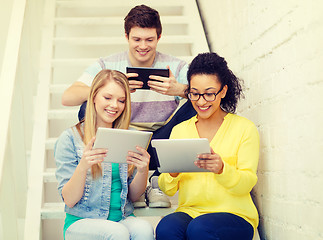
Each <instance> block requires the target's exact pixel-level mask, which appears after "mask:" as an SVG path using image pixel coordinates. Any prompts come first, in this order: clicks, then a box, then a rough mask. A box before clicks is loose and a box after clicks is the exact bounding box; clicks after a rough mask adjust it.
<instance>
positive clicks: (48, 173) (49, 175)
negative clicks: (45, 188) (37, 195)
mask: <svg viewBox="0 0 323 240" xmlns="http://www.w3.org/2000/svg"><path fill="white" fill-rule="evenodd" d="M55 171H56V168H47V169H46V170H45V172H44V173H43V178H44V182H45V183H51V182H57V179H56V176H55Z"/></svg>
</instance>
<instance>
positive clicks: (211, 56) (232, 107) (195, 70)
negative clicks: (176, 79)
mask: <svg viewBox="0 0 323 240" xmlns="http://www.w3.org/2000/svg"><path fill="white" fill-rule="evenodd" d="M198 74H203V75H204V74H205V75H216V76H217V77H218V79H219V81H220V83H221V88H223V87H224V86H225V85H227V86H228V90H227V93H226V95H225V97H224V98H223V99H222V100H221V104H220V106H221V108H222V109H223V110H224V111H226V112H230V113H235V111H236V108H237V103H238V101H239V99H240V97H243V93H242V87H241V84H242V80H241V79H239V78H237V77H236V76H235V75H234V74H233V72H232V71H231V70H230V69H229V68H228V65H227V62H226V61H225V59H224V58H223V57H220V56H219V55H218V54H216V53H212V52H211V53H201V54H199V55H197V56H196V57H195V58H194V59H193V61H192V62H191V64H190V65H189V68H188V72H187V81H188V88H187V89H186V91H185V94H186V95H187V94H188V92H189V91H190V89H191V78H192V76H194V75H198Z"/></svg>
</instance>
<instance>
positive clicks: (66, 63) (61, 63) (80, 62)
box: [52, 56, 195, 90]
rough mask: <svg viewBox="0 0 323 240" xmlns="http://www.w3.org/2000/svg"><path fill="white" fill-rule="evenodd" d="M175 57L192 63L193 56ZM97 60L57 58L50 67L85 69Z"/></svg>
mask: <svg viewBox="0 0 323 240" xmlns="http://www.w3.org/2000/svg"><path fill="white" fill-rule="evenodd" d="M103 57H104V56H103ZM177 57H178V58H179V59H182V60H184V61H185V62H187V63H189V62H191V61H192V59H193V58H194V57H195V56H177ZM97 60H98V58H81V59H80V58H58V59H52V67H67V68H68V67H71V66H73V67H74V66H77V67H87V66H90V65H91V64H93V63H94V62H96V61H97ZM80 74H81V73H80ZM66 86H68V85H66ZM64 90H65V89H64Z"/></svg>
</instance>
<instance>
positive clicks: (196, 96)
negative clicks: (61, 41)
mask: <svg viewBox="0 0 323 240" xmlns="http://www.w3.org/2000/svg"><path fill="white" fill-rule="evenodd" d="M222 89H223V87H221V89H220V90H219V91H218V92H217V93H196V92H189V93H188V95H187V96H188V98H189V99H190V100H191V101H198V100H199V99H200V97H201V96H202V97H203V98H204V100H205V101H207V102H213V101H214V100H215V98H216V95H218V94H219V92H221V91H222Z"/></svg>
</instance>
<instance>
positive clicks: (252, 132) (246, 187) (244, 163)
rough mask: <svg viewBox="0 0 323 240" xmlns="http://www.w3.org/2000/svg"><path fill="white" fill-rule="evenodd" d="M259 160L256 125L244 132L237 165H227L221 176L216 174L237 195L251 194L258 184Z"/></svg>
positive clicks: (219, 180) (225, 164) (225, 162)
mask: <svg viewBox="0 0 323 240" xmlns="http://www.w3.org/2000/svg"><path fill="white" fill-rule="evenodd" d="M258 160H259V134H258V130H257V128H256V126H255V125H254V124H252V125H250V126H249V127H248V128H247V129H246V130H245V132H244V134H243V137H242V140H241V143H240V146H239V149H238V154H237V165H236V166H233V165H230V164H228V163H227V161H226V159H225V158H224V159H223V161H224V168H223V172H222V173H221V174H216V179H217V181H218V182H219V183H220V184H221V185H222V186H224V187H225V188H226V189H228V191H230V192H231V193H232V194H235V195H244V194H247V193H250V192H251V190H252V188H253V187H254V186H255V185H256V183H257V174H256V171H257V166H258Z"/></svg>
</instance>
